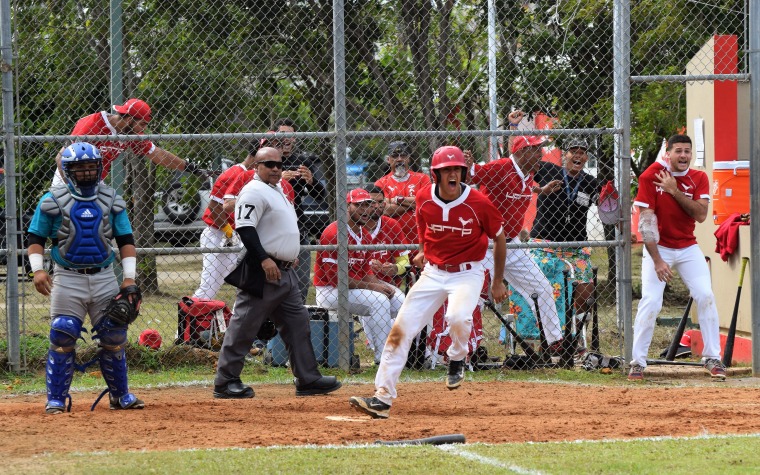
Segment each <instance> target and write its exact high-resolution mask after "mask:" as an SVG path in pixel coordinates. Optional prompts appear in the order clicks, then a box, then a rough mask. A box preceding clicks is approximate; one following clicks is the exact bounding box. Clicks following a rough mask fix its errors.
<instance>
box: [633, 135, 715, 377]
mask: <svg viewBox="0 0 760 475" xmlns="http://www.w3.org/2000/svg"><path fill="white" fill-rule="evenodd" d="M691 158H692V155H691V139H690V138H689V136H688V135H674V136H672V137H670V139H668V148H667V151H666V156H665V161H666V162H667V161H670V164H669V166H668V164H667V163H662V162H659V161H658V162H655V163H653V164H652V165H650V166H649V168H647V169H646V170H644V173H642V174H641V177H639V191H638V194H637V195H636V200H635V201H634V203H633V204H635V205H636V206H638V207H639V210H641V214H640V215H639V232H640V233H641V238H642V240H643V241H644V257H643V258H642V260H641V300H640V301H639V308H638V311H637V312H636V320H635V322H634V326H633V360H632V361H631V370H630V372H629V373H628V379H630V380H634V381H635V380H641V379H644V369H645V368H646V365H647V352H648V351H649V344H650V343H651V342H652V334H653V333H654V325H655V321H656V319H657V315H658V314H659V313H660V309H661V308H662V293H663V292H664V291H665V284H667V283H668V282H669V281H670V279H671V278H672V277H673V270H677V271H678V274H679V275H680V276H681V279H682V280H683V283H684V284H686V287H687V288H688V289H689V295H691V296H692V298H693V299H694V303H695V304H696V305H697V314H698V315H699V329H700V330H701V332H702V339H703V340H704V343H705V348H704V350H703V351H702V362H703V363H704V365H705V369H706V370H707V371H708V372H709V373H710V376H712V377H713V378H715V379H725V378H726V369H725V367H724V366H723V364H722V363H721V361H720V329H719V321H718V308H717V307H716V306H715V295H714V294H713V291H712V282H711V280H710V269H709V268H708V267H707V263H706V262H705V256H704V255H703V254H702V251H700V250H699V246H698V245H697V238H696V237H694V223H695V221H699V222H700V223H701V222H703V221H704V220H705V218H706V217H707V203H708V202H709V200H710V182H709V180H708V179H707V175H706V174H705V172H702V171H699V170H692V169H691V168H689V165H690V164H691Z"/></svg>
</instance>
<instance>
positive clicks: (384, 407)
mask: <svg viewBox="0 0 760 475" xmlns="http://www.w3.org/2000/svg"><path fill="white" fill-rule="evenodd" d="M348 403H349V404H350V405H351V407H353V408H354V409H356V410H357V411H359V412H361V413H362V414H367V415H368V416H371V417H372V418H373V419H387V418H388V415H389V412H390V410H391V406H390V404H386V403H384V402H383V401H381V400H379V399H378V398H376V397H357V396H354V397H351V398H349V399H348Z"/></svg>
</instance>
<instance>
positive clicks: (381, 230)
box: [369, 216, 409, 285]
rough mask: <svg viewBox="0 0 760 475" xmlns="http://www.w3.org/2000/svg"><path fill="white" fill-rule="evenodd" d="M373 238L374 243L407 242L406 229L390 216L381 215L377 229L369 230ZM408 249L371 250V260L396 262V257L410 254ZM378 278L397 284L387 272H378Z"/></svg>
mask: <svg viewBox="0 0 760 475" xmlns="http://www.w3.org/2000/svg"><path fill="white" fill-rule="evenodd" d="M369 234H370V237H371V238H372V244H406V243H404V231H403V230H402V229H401V225H400V224H399V223H398V221H396V220H395V219H393V218H391V217H390V216H381V217H380V219H379V220H378V221H377V225H376V226H375V229H373V230H371V231H370V232H369ZM408 253H409V251H408V250H404V249H393V250H387V249H383V250H377V251H370V256H369V258H370V260H372V259H377V260H378V261H380V262H382V263H386V262H392V263H394V264H395V263H396V258H398V257H399V256H403V255H404V254H408ZM376 275H377V278H378V279H380V280H382V281H383V282H388V283H389V284H394V285H395V283H394V282H395V281H396V279H395V277H394V276H389V275H385V274H382V273H380V274H376Z"/></svg>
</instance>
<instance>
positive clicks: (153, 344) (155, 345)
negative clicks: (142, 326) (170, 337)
mask: <svg viewBox="0 0 760 475" xmlns="http://www.w3.org/2000/svg"><path fill="white" fill-rule="evenodd" d="M137 342H138V343H139V344H141V345H142V346H147V347H148V348H151V349H153V350H157V349H159V348H161V334H160V333H158V331H157V330H154V329H152V328H148V329H147V330H143V331H142V333H140V337H139V338H138V340H137Z"/></svg>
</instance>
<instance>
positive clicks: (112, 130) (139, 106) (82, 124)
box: [53, 98, 208, 186]
mask: <svg viewBox="0 0 760 475" xmlns="http://www.w3.org/2000/svg"><path fill="white" fill-rule="evenodd" d="M113 109H114V111H116V113H115V114H109V113H108V112H106V111H101V112H96V113H94V114H90V115H88V116H86V117H82V118H81V119H79V120H78V121H77V123H76V125H75V126H74V130H72V131H71V134H70V135H132V134H134V135H142V134H143V132H145V128H146V127H148V123H149V122H150V119H151V111H150V106H149V105H148V103H146V102H145V101H143V100H140V99H135V98H132V99H129V100H128V101H127V102H125V103H124V104H122V105H115V106H113ZM90 143H92V144H93V145H95V146H96V147H98V150H100V155H101V156H102V157H103V175H102V176H101V179H103V180H104V179H105V178H106V176H108V172H109V171H110V170H111V163H113V161H114V160H116V157H118V156H119V154H121V152H123V151H124V150H127V149H130V150H131V151H132V152H134V153H135V154H136V155H140V156H145V157H148V158H149V159H150V161H151V162H153V163H155V164H156V165H161V166H163V167H166V168H171V169H174V170H183V171H187V172H190V173H195V174H197V175H201V176H206V175H208V171H206V170H203V169H201V168H198V166H197V165H195V164H194V163H190V162H189V161H187V160H183V159H181V158H179V157H178V156H176V155H174V154H173V153H171V152H169V151H166V150H164V149H163V148H161V147H157V146H156V145H154V144H153V142H151V141H148V140H145V141H134V142H124V141H117V140H105V141H90ZM61 150H63V149H61ZM55 161H56V164H57V166H58V172H57V173H56V174H55V176H54V177H53V186H56V185H60V184H63V183H64V181H63V171H62V170H61V154H60V153H58V155H57V156H56V158H55Z"/></svg>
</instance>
